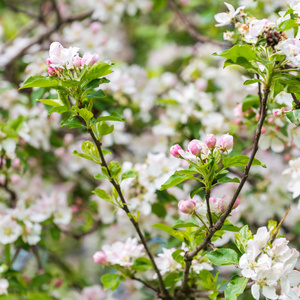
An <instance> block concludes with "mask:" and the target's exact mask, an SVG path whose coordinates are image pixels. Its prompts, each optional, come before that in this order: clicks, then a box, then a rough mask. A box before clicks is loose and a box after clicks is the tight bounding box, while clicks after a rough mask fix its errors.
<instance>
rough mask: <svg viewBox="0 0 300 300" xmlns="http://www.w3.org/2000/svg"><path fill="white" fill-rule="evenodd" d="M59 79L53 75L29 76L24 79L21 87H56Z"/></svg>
mask: <svg viewBox="0 0 300 300" xmlns="http://www.w3.org/2000/svg"><path fill="white" fill-rule="evenodd" d="M58 85H59V81H58V80H57V79H56V78H55V77H48V78H47V77H44V76H40V75H37V76H30V77H29V78H28V79H26V80H25V82H24V83H23V85H22V86H21V87H20V90H21V89H27V88H32V87H48V88H57V87H58Z"/></svg>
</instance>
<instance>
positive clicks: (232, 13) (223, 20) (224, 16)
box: [215, 2, 245, 26]
mask: <svg viewBox="0 0 300 300" xmlns="http://www.w3.org/2000/svg"><path fill="white" fill-rule="evenodd" d="M224 3H225V5H226V6H227V8H228V9H229V11H228V12H226V13H224V12H223V13H219V14H216V15H215V20H216V21H217V22H218V23H220V24H217V25H216V26H226V25H229V24H230V22H231V21H232V19H233V18H235V17H236V16H237V15H238V14H239V13H240V12H242V11H243V9H244V8H245V6H241V7H239V8H237V9H236V10H235V9H234V7H233V6H232V5H231V4H229V3H226V2H224Z"/></svg>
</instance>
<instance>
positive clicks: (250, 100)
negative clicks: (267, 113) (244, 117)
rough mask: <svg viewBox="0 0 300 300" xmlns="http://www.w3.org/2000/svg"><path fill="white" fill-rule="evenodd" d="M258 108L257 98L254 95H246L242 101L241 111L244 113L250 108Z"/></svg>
mask: <svg viewBox="0 0 300 300" xmlns="http://www.w3.org/2000/svg"><path fill="white" fill-rule="evenodd" d="M258 107H259V97H258V96H256V95H247V96H246V97H245V98H244V99H243V101H242V111H243V112H245V111H247V110H248V109H250V108H258Z"/></svg>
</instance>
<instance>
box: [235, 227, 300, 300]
mask: <svg viewBox="0 0 300 300" xmlns="http://www.w3.org/2000/svg"><path fill="white" fill-rule="evenodd" d="M270 239H271V234H270V232H269V231H268V229H267V228H266V227H261V228H259V229H258V231H257V233H256V234H255V235H254V236H253V239H250V240H249V241H248V246H247V251H246V253H245V254H243V255H242V257H241V258H240V261H239V267H240V268H241V269H242V275H243V276H244V277H246V278H251V279H252V280H254V281H255V284H254V285H253V286H252V287H251V291H252V295H253V297H254V298H255V299H257V300H258V299H259V298H260V289H262V293H263V295H264V296H265V297H267V298H268V299H278V295H277V294H276V287H277V286H278V285H280V286H281V288H282V290H283V292H284V293H285V295H287V296H288V297H290V298H289V299H295V300H296V299H299V298H298V296H297V295H296V294H295V293H294V291H293V290H292V288H293V287H296V286H297V285H298V284H299V283H300V272H299V271H296V270H295V269H294V268H295V265H296V262H297V258H298V257H299V252H298V251H297V250H296V249H290V248H289V247H288V241H287V240H286V239H285V238H277V239H275V240H274V241H273V242H272V244H271V243H270Z"/></svg>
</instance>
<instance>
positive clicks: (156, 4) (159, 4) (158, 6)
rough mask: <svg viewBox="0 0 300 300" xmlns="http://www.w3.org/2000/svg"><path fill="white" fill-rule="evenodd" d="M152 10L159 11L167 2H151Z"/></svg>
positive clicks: (164, 0)
mask: <svg viewBox="0 0 300 300" xmlns="http://www.w3.org/2000/svg"><path fill="white" fill-rule="evenodd" d="M153 2H154V3H153V10H161V9H163V8H164V7H165V6H166V5H167V0H153Z"/></svg>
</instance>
